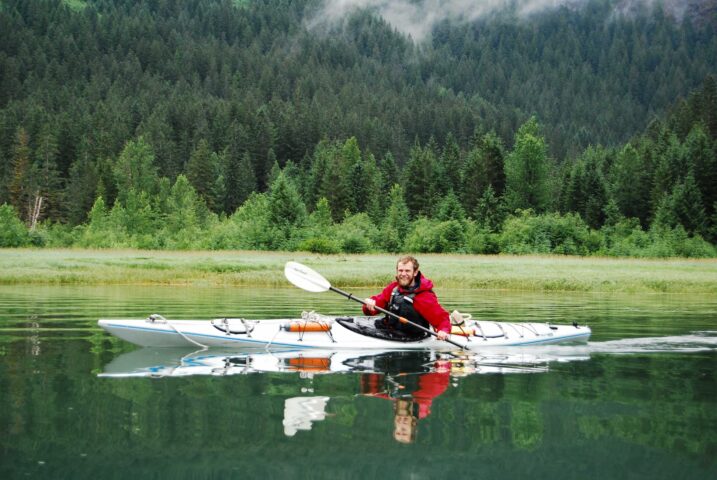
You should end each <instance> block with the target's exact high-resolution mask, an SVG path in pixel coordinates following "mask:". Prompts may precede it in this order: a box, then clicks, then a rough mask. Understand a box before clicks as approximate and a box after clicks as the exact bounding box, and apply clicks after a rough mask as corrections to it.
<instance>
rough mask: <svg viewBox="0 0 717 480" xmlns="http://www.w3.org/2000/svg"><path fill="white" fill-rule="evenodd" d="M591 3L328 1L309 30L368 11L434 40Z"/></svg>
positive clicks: (620, 9)
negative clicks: (444, 28)
mask: <svg viewBox="0 0 717 480" xmlns="http://www.w3.org/2000/svg"><path fill="white" fill-rule="evenodd" d="M589 1H590V0H325V1H324V5H323V8H322V9H320V10H319V12H318V13H317V14H316V15H315V16H314V17H313V18H312V19H310V20H309V21H308V22H307V27H308V28H309V29H316V28H321V27H324V28H326V27H332V26H335V25H338V24H340V23H341V22H342V21H343V20H344V19H345V18H346V17H347V16H348V15H350V14H352V13H355V12H356V11H359V10H367V11H370V12H373V13H374V14H376V15H378V16H380V17H381V18H383V19H384V20H385V21H386V22H388V23H389V24H391V25H392V26H393V27H394V28H395V29H396V30H398V31H399V32H401V33H403V34H404V35H410V36H411V37H412V38H413V39H414V40H415V41H416V42H421V41H423V40H426V39H427V38H429V37H430V34H431V32H432V30H433V28H434V26H435V25H436V24H438V23H440V22H442V21H446V20H447V21H451V22H454V23H456V22H457V23H464V22H472V21H474V20H477V19H479V18H481V17H483V16H485V15H487V14H490V13H493V12H496V11H499V10H502V9H505V8H506V7H509V6H510V7H513V8H514V9H515V12H516V14H517V15H518V16H519V17H522V18H527V17H529V16H530V15H533V14H536V13H540V12H543V11H546V10H550V9H556V8H559V7H569V8H573V9H575V8H580V7H582V6H584V5H585V4H587V3H588V2H589ZM698 1H700V0H616V1H615V11H616V13H619V14H629V13H630V12H631V11H633V10H635V9H638V8H639V7H645V6H646V7H651V6H654V5H656V4H662V5H664V6H665V10H666V11H669V12H671V13H672V14H674V15H675V16H677V17H680V16H681V15H682V13H684V10H685V4H692V3H696V2H698Z"/></svg>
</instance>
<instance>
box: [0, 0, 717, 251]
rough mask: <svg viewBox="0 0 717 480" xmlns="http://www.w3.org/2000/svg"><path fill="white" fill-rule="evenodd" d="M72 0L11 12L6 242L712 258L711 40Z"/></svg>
mask: <svg viewBox="0 0 717 480" xmlns="http://www.w3.org/2000/svg"><path fill="white" fill-rule="evenodd" d="M72 5H73V6H74V8H69V7H68V5H66V4H65V3H64V2H57V1H49V0H47V1H39V0H37V1H29V2H12V1H4V2H2V3H1V4H0V45H2V47H0V48H1V50H0V72H1V73H0V204H5V205H4V206H3V207H0V223H2V224H3V225H6V226H7V228H6V232H4V233H3V236H2V238H1V239H0V240H1V242H0V243H2V244H3V245H22V244H29V243H35V244H45V245H85V246H135V247H146V248H259V249H278V248H282V249H306V250H314V251H326V252H332V251H336V252H338V251H347V252H353V251H355V252H361V251H369V250H376V249H380V250H389V251H398V250H405V249H408V250H415V251H471V252H485V253H489V252H499V251H502V252H527V251H533V252H559V253H575V254H594V253H599V254H615V255H658V256H660V255H662V256H664V255H699V256H705V255H714V247H713V246H711V245H710V244H709V243H708V242H715V241H716V240H717V227H716V226H715V225H716V224H717V218H716V213H715V210H716V208H717V205H716V203H715V202H717V196H716V195H717V194H716V193H715V189H716V188H717V187H716V185H717V179H716V178H715V175H716V174H715V172H716V171H717V165H716V163H717V162H716V160H715V158H716V157H717V153H716V152H717V147H716V145H717V142H716V141H715V138H716V134H717V120H716V118H717V88H716V85H715V79H714V77H712V76H709V75H707V76H706V74H707V73H708V72H709V69H710V68H713V65H712V63H711V59H713V58H717V48H716V46H717V40H716V39H715V36H714V31H713V30H712V27H713V26H712V25H710V24H709V23H707V24H693V23H692V22H691V21H690V19H689V18H688V19H686V20H685V21H684V22H682V23H681V24H677V23H675V21H674V19H672V18H670V17H669V16H667V15H665V14H664V13H662V12H661V11H660V10H659V9H658V10H655V11H653V10H650V11H646V12H643V13H642V14H640V15H637V16H635V17H624V18H622V17H613V16H612V15H613V13H612V12H613V11H612V9H611V8H610V6H611V2H609V1H607V0H605V1H599V0H596V1H594V2H590V3H589V5H588V7H587V8H585V9H580V10H567V9H562V10H560V11H558V12H551V13H544V14H541V15H539V16H536V17H533V18H531V19H530V21H528V20H521V19H517V18H515V17H514V16H512V15H511V13H510V12H509V11H508V12H502V13H500V14H496V15H494V16H492V17H490V18H486V19H483V20H479V21H477V22H475V23H473V24H471V25H449V24H441V25H439V26H438V27H437V28H436V30H435V31H434V35H433V38H432V41H431V42H430V43H428V44H414V43H412V42H411V41H410V39H407V38H405V37H403V36H401V35H400V34H398V33H397V32H395V31H394V30H393V29H392V28H391V27H390V26H389V25H388V24H386V23H385V22H383V21H382V20H380V19H377V18H375V17H373V16H371V15H370V14H368V13H359V14H356V15H354V16H352V17H350V18H349V20H348V21H347V22H346V23H345V24H343V25H342V26H340V27H336V29H335V30H334V31H332V32H329V33H317V32H312V31H307V30H306V29H305V28H304V27H303V24H302V20H303V19H305V18H307V16H309V15H311V14H312V12H315V11H316V9H317V8H319V7H320V2H317V1H310V0H307V1H304V2H289V1H287V2H266V3H264V2H232V1H219V0H217V1H209V0H203V1H200V0H196V1H190V2H181V3H180V4H177V3H176V2H143V1H129V0H127V1H112V2H110V1H101V0H98V1H91V2H84V3H83V2H72ZM705 78H706V80H705ZM700 81H703V83H702V84H701V85H700V86H699V87H698V88H695V89H693V90H692V91H691V93H689V92H690V88H691V87H693V86H694V85H696V84H698V82H700ZM680 95H683V96H684V100H679V101H678V102H677V103H676V104H675V102H674V99H675V98H678V97H680ZM670 105H672V107H671V110H670V112H669V113H668V114H666V115H664V116H663V117H662V120H656V119H655V118H654V116H653V113H654V112H656V111H660V110H661V109H667V108H669V107H670ZM533 113H537V115H532V114H533ZM648 122H649V124H648ZM645 125H647V126H646V127H645ZM641 129H645V130H644V133H643V134H641V135H639V136H634V133H636V132H638V131H639V130H641ZM630 132H632V133H630ZM631 136H632V139H631V140H630V137H631ZM627 140H629V142H628V143H627V144H624V145H623V142H625V141H627ZM704 239H706V240H707V241H705V240H704Z"/></svg>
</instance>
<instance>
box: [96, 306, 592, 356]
mask: <svg viewBox="0 0 717 480" xmlns="http://www.w3.org/2000/svg"><path fill="white" fill-rule="evenodd" d="M380 320H381V318H380V317H329V316H325V315H320V314H318V313H315V312H304V314H303V315H302V317H301V318H297V319H272V320H248V319H243V318H219V319H214V320H168V319H165V318H164V317H162V316H161V315H156V314H155V315H150V316H149V317H148V318H146V319H101V320H99V322H98V323H99V326H100V327H102V328H103V329H105V330H106V331H107V332H109V333H111V334H112V335H115V336H117V337H119V338H121V339H123V340H126V341H128V342H131V343H134V344H136V345H141V346H143V347H221V348H239V349H247V348H261V349H268V350H287V349H291V350H294V349H324V350H354V351H356V350H435V351H446V350H456V348H457V347H456V346H455V345H460V346H461V347H463V348H464V349H465V350H468V351H474V352H475V351H480V350H482V349H484V348H486V347H506V346H510V347H514V346H527V345H541V344H555V343H583V342H587V340H588V339H589V337H590V334H591V330H590V328H589V327H587V326H579V325H576V324H573V325H552V324H549V323H527V322H524V323H518V322H516V323H513V322H494V321H486V320H467V321H465V322H463V324H462V325H460V326H453V331H452V334H451V336H450V340H451V341H452V343H453V344H450V343H447V342H445V341H442V340H438V339H437V338H436V337H435V336H428V335H426V336H425V337H424V338H421V339H409V338H405V337H403V336H401V335H399V334H396V333H395V332H393V331H391V330H387V329H385V328H379V327H380V323H381V322H380Z"/></svg>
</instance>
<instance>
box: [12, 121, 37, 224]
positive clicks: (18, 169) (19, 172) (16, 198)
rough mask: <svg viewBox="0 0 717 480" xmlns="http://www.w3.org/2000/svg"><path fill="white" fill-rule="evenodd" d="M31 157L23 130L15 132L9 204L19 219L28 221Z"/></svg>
mask: <svg viewBox="0 0 717 480" xmlns="http://www.w3.org/2000/svg"><path fill="white" fill-rule="evenodd" d="M31 155H32V152H31V149H30V137H29V135H28V134H27V131H25V129H24V128H22V127H20V128H18V129H17V132H15V143H14V145H13V155H12V178H11V179H10V188H9V190H10V203H11V204H12V206H13V207H15V209H16V210H17V211H18V212H20V217H21V218H23V219H24V220H27V219H28V213H29V212H28V208H29V202H30V195H31V193H30V187H31V186H30V181H31V177H30V168H31V160H30V156H31Z"/></svg>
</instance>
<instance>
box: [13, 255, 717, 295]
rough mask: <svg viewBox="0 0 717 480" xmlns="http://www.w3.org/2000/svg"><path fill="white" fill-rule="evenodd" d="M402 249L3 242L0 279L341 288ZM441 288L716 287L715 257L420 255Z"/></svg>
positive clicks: (374, 273)
mask: <svg viewBox="0 0 717 480" xmlns="http://www.w3.org/2000/svg"><path fill="white" fill-rule="evenodd" d="M397 257H398V255H391V254H357V255H346V254H338V255H318V254H311V253H307V252H265V251H225V250H222V251H165V250H131V249H107V250H90V249H0V285H207V286H212V285H214V286H238V285H255V286H284V285H286V284H287V282H286V279H285V278H284V274H283V270H284V264H285V263H286V262H287V261H289V260H293V261H297V262H300V263H305V264H306V265H308V266H310V267H311V268H313V269H315V270H316V271H318V272H320V273H321V274H322V275H323V276H325V277H326V278H327V279H329V280H330V281H331V283H332V284H335V285H336V286H338V287H342V286H343V287H347V288H348V287H351V288H364V287H377V286H383V285H385V283H386V282H387V281H388V280H390V279H391V278H392V275H393V269H394V265H395V261H396V258H397ZM416 257H417V258H418V259H419V261H420V262H421V270H422V271H423V272H424V273H425V274H426V276H428V277H429V278H431V279H432V280H433V281H434V283H435V284H436V285H437V286H445V287H453V288H474V289H479V290H504V291H534V292H540V291H543V292H559V291H565V292H626V293H641V292H644V293H704V294H711V293H717V259H637V258H613V257H575V256H557V255H551V256H536V255H526V256H516V255H469V254H418V255H416Z"/></svg>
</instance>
